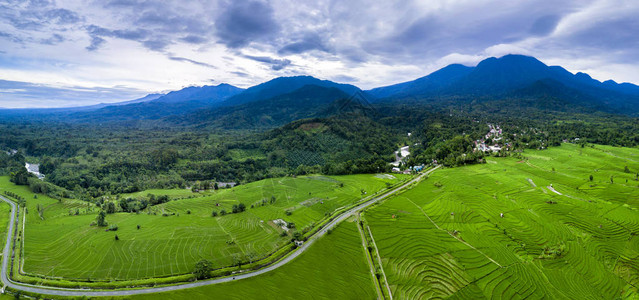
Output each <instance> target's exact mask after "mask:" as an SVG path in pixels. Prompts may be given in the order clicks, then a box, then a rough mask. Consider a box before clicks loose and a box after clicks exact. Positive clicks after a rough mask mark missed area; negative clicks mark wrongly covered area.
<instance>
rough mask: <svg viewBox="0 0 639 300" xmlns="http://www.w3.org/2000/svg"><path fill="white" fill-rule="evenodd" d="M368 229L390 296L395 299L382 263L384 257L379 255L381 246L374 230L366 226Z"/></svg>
mask: <svg viewBox="0 0 639 300" xmlns="http://www.w3.org/2000/svg"><path fill="white" fill-rule="evenodd" d="M366 230H367V231H368V236H370V237H371V241H372V242H373V247H375V253H376V254H377V261H378V263H379V268H380V269H381V270H382V276H384V283H385V284H386V289H387V290H388V296H389V297H390V299H391V300H393V293H392V292H391V288H390V286H389V285H388V279H387V278H386V272H384V266H383V265H382V257H381V256H379V248H377V243H376V242H375V238H374V237H373V232H372V231H371V228H370V227H368V225H367V226H366Z"/></svg>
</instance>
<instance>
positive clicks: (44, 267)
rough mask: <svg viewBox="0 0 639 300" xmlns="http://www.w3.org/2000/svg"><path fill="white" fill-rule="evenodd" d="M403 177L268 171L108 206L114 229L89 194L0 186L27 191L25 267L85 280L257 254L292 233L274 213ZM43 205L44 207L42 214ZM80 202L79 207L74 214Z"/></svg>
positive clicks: (344, 199)
mask: <svg viewBox="0 0 639 300" xmlns="http://www.w3.org/2000/svg"><path fill="white" fill-rule="evenodd" d="M400 178H404V177H401V176H398V177H393V179H391V178H379V177H375V175H353V176H336V177H325V176H308V177H300V178H279V179H267V180H263V181H259V182H254V183H250V184H247V185H241V186H238V187H236V188H233V189H223V190H219V191H217V192H214V193H207V194H205V196H202V197H198V198H189V199H182V200H174V201H170V202H168V203H165V204H161V205H157V206H154V207H152V209H151V210H150V211H149V212H146V211H145V212H141V213H140V214H135V213H115V214H110V215H108V216H107V221H108V222H109V224H117V225H118V227H119V229H118V230H117V231H116V232H105V229H104V228H98V227H95V226H89V224H90V223H92V222H93V221H94V220H95V217H96V214H97V212H98V208H96V207H95V206H91V205H87V203H86V202H83V201H78V200H63V201H61V202H58V201H57V200H55V199H50V198H48V197H45V196H42V195H39V196H38V198H33V194H32V193H30V192H29V191H28V188H27V187H18V186H14V185H13V184H11V183H9V182H8V179H7V178H6V177H4V178H2V180H4V181H2V182H0V186H1V187H2V188H5V189H9V190H12V191H14V192H16V193H19V194H22V195H23V197H25V199H27V203H28V204H27V207H28V211H29V213H28V214H27V222H26V224H27V225H26V230H25V243H24V244H25V251H24V258H25V259H24V269H23V270H24V272H26V273H27V274H37V275H45V276H51V277H64V278H71V279H82V280H86V279H139V278H149V277H161V276H168V275H175V274H185V273H189V272H191V271H192V269H193V266H194V265H195V263H196V262H197V261H199V260H201V259H208V260H210V261H212V262H213V264H214V266H215V267H223V266H228V265H232V264H234V263H235V262H236V261H238V260H241V261H244V262H249V261H252V260H257V259H258V258H261V257H263V256H265V255H267V254H269V253H271V252H273V251H275V250H276V249H278V248H279V247H280V246H282V245H284V244H286V243H288V242H289V240H290V236H282V235H281V232H282V229H280V228H277V227H276V226H274V225H273V224H271V223H270V221H271V220H274V219H284V220H286V221H287V222H293V223H295V225H296V228H297V229H299V230H301V229H303V228H304V227H307V226H311V225H312V224H313V223H314V222H317V221H319V220H320V219H321V218H323V217H324V216H325V214H326V213H330V212H333V211H334V210H335V209H337V208H339V207H343V206H348V205H350V204H352V203H354V202H357V201H360V200H361V199H362V198H363V197H365V196H366V195H368V194H372V193H373V192H376V191H378V190H382V189H384V188H386V186H387V183H388V184H393V183H395V182H397V181H399V180H400ZM363 191H364V192H365V193H364V192H363ZM0 192H2V191H0ZM155 193H157V191H155ZM171 193H172V195H178V194H179V195H181V193H177V192H175V191H171ZM141 195H145V194H141ZM127 196H135V195H127ZM271 199H274V200H271ZM238 203H244V204H245V205H246V206H247V210H246V211H245V212H243V213H239V214H227V215H225V216H217V217H212V216H211V213H212V211H217V212H221V210H226V211H227V212H230V211H231V206H232V205H234V204H238ZM38 205H40V206H41V207H44V212H43V214H42V215H43V217H42V218H41V217H40V216H39V214H38V209H37V207H38ZM75 209H79V210H80V214H79V215H69V211H75ZM189 212H190V213H189ZM287 212H290V214H287ZM163 214H167V215H168V216H162V215H163ZM138 225H140V229H137V226H138ZM116 234H117V236H118V238H119V240H117V241H116V240H115V235H116ZM289 234H290V233H289Z"/></svg>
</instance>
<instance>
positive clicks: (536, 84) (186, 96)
mask: <svg viewBox="0 0 639 300" xmlns="http://www.w3.org/2000/svg"><path fill="white" fill-rule="evenodd" d="M353 95H355V97H354V98H355V99H356V101H354V102H352V101H350V100H349V101H347V102H348V103H347V104H346V105H347V106H348V105H351V106H352V103H357V105H358V106H359V107H362V106H366V105H370V103H373V104H375V103H386V105H388V104H389V103H414V102H415V101H417V102H419V103H428V104H431V105H437V104H438V103H450V102H451V101H463V99H466V100H474V101H480V102H489V101H498V100H505V99H510V100H521V101H520V103H519V105H532V106H542V107H543V108H545V109H559V110H561V109H565V108H567V107H570V109H573V110H575V109H576V110H580V109H583V110H584V111H592V110H597V111H604V112H610V113H622V114H627V115H636V114H637V113H639V87H638V86H636V85H633V84H629V83H623V84H618V83H616V82H614V81H605V82H600V81H597V80H595V79H592V78H591V77H590V76H589V75H587V74H584V73H577V74H572V73H570V72H569V71H567V70H565V69H564V68H562V67H559V66H547V65H545V64H544V63H542V62H540V61H539V60H537V59H535V58H533V57H529V56H522V55H506V56H504V57H501V58H488V59H486V60H483V61H482V62H480V63H479V64H478V65H477V66H476V67H468V66H463V65H460V64H452V65H449V66H447V67H444V68H442V69H440V70H438V71H436V72H433V73H431V74H429V75H427V76H424V77H421V78H418V79H416V80H413V81H409V82H404V83H399V84H394V85H389V86H385V87H379V88H374V89H371V90H368V91H362V90H360V89H359V88H358V87H356V86H353V85H348V84H340V83H336V82H332V81H328V80H320V79H317V78H314V77H311V76H295V77H279V78H275V79H273V80H270V81H268V82H264V83H262V84H259V85H256V86H253V87H250V88H248V89H241V88H238V87H234V86H232V85H229V84H220V85H217V86H202V87H188V88H185V89H182V90H179V91H174V92H170V93H168V94H166V95H157V94H153V95H148V96H147V97H144V98H141V99H137V100H132V101H127V102H122V103H118V104H114V105H108V106H107V105H104V104H100V105H95V106H89V107H82V108H73V109H41V110H4V111H3V112H2V113H1V114H2V115H5V117H6V116H16V115H34V114H35V115H46V117H47V118H53V119H56V118H58V119H59V120H61V121H65V122H95V121H99V122H117V121H135V120H158V121H161V122H164V123H167V122H168V123H170V124H181V125H198V126H215V127H223V128H237V127H262V126H266V127H272V126H280V125H283V124H286V123H288V122H291V121H294V120H297V119H302V118H311V117H326V116H329V115H331V114H338V113H340V111H341V110H343V109H344V107H343V106H344V105H345V104H344V101H345V100H346V99H351V100H352V99H353V97H352V96H353ZM459 99H462V100H459ZM340 101H341V102H340ZM512 102H514V103H516V102H517V101H511V103H512ZM351 108H352V107H351Z"/></svg>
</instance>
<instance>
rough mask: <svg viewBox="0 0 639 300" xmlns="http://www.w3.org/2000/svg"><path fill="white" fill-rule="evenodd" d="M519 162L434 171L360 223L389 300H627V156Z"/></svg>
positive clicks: (630, 194) (631, 160) (563, 152)
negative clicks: (385, 281)
mask: <svg viewBox="0 0 639 300" xmlns="http://www.w3.org/2000/svg"><path fill="white" fill-rule="evenodd" d="M523 156H524V157H526V158H528V159H527V160H526V159H516V158H513V157H511V158H494V159H489V160H488V163H486V164H482V165H473V166H467V167H461V168H454V169H443V170H438V171H437V172H435V173H433V175H432V176H431V177H430V178H429V179H428V180H426V181H423V182H422V183H421V184H419V185H418V186H416V187H414V188H413V189H411V190H409V191H407V192H405V193H403V194H401V195H399V196H397V197H393V198H391V199H389V200H388V201H385V202H384V203H383V204H382V205H379V206H377V207H375V208H372V209H370V210H368V211H367V212H366V214H365V219H366V223H367V224H368V226H370V229H371V231H372V233H373V236H374V238H375V241H376V243H377V246H378V248H379V253H380V255H381V257H382V261H383V267H384V270H385V272H386V275H387V278H388V282H389V283H390V286H391V289H392V291H393V296H394V298H397V299H431V298H449V299H524V298H526V299H542V298H548V299H617V298H629V299H636V298H638V297H639V294H637V291H638V287H639V237H638V235H639V211H638V209H639V181H637V180H636V176H637V175H636V173H637V172H639V150H636V149H628V148H614V147H608V146H595V147H594V148H589V147H585V148H580V147H578V146H576V145H572V144H564V145H562V146H561V147H555V148H551V149H549V150H544V151H526V152H524V153H523ZM626 166H627V167H628V168H627V169H629V170H625V169H626V168H625V167H626ZM627 171H629V172H627ZM590 175H593V180H592V181H590ZM611 177H612V182H611ZM502 214H503V216H502Z"/></svg>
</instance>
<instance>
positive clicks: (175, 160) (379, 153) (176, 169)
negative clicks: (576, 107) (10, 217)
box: [0, 101, 639, 199]
mask: <svg viewBox="0 0 639 300" xmlns="http://www.w3.org/2000/svg"><path fill="white" fill-rule="evenodd" d="M442 103H443V104H442ZM489 123H492V124H500V125H501V128H502V129H503V130H504V141H503V143H508V144H509V145H511V147H510V151H509V152H506V151H505V150H504V151H503V153H492V154H488V153H483V152H476V151H474V150H473V148H474V145H473V142H474V141H475V140H476V139H479V138H480V137H482V136H483V135H485V134H486V132H487V131H488V127H487V124H489ZM0 130H1V131H2V132H3V134H2V136H0V149H4V150H5V151H2V152H0V169H1V170H2V173H3V174H5V175H8V174H12V175H13V176H12V178H14V181H15V182H16V183H19V184H29V185H30V186H31V188H32V189H33V190H34V191H36V192H44V193H47V194H51V195H52V196H54V197H76V198H82V199H91V198H97V197H101V196H104V195H108V194H117V193H126V192H135V191H140V190H144V189H149V188H173V187H187V186H191V185H192V184H193V182H195V181H204V180H209V181H212V182H215V181H219V182H239V183H244V182H250V181H255V180H260V179H263V178H267V177H279V176H287V175H302V174H309V173H324V174H352V173H373V172H388V171H390V165H389V162H391V161H393V160H394V155H393V152H394V151H395V150H396V149H397V148H398V147H400V146H403V145H411V152H412V155H411V156H410V157H409V159H408V160H407V161H406V162H405V167H406V166H411V165H419V164H429V163H431V162H432V161H433V160H437V161H438V162H439V163H442V164H444V165H447V166H457V165H463V164H469V163H477V162H481V161H483V160H482V158H483V157H484V156H485V155H509V153H512V152H513V151H516V150H517V149H523V148H535V149H543V148H545V147H549V146H556V145H559V144H560V143H561V142H562V141H570V142H575V141H576V138H577V139H578V141H579V142H580V143H598V144H608V145H619V146H636V145H638V144H639V122H638V121H637V120H636V119H635V118H631V117H626V116H621V115H612V114H606V113H587V114H586V113H583V114H582V113H578V112H573V111H558V110H554V111H552V110H546V109H540V108H536V107H530V106H521V105H518V104H517V102H514V103H513V102H511V104H510V105H508V104H506V102H505V101H494V102H482V103H481V104H477V103H473V102H469V101H454V104H450V102H448V101H443V102H440V103H439V105H436V104H432V103H430V104H429V103H428V101H426V102H424V101H423V102H420V103H410V102H408V103H406V104H404V105H396V104H393V103H388V102H381V103H378V104H376V105H374V107H373V110H372V113H371V112H370V111H368V112H366V113H363V112H361V111H360V112H347V113H342V114H336V115H334V116H330V117H326V118H310V119H302V120H298V121H294V122H291V123H289V124H287V125H284V126H282V127H276V128H271V129H269V128H263V129H261V130H255V129H244V130H242V129H240V130H222V129H216V128H211V127H197V126H191V127H188V126H174V127H167V126H163V127H158V126H156V127H152V126H146V125H144V124H143V125H139V126H137V127H128V126H119V125H113V126H97V125H73V124H65V123H60V122H57V123H54V122H48V123H36V122H31V123H29V122H22V123H16V122H11V123H5V124H0ZM409 132H410V133H411V135H410V137H409V136H408V134H407V133H409ZM11 150H17V152H15V151H13V152H15V153H13V152H12V151H11ZM25 161H26V162H29V163H39V164H40V172H41V173H43V174H46V178H45V180H44V181H41V180H37V179H35V178H31V177H30V175H29V174H28V173H27V172H26V170H25V168H24V163H25Z"/></svg>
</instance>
